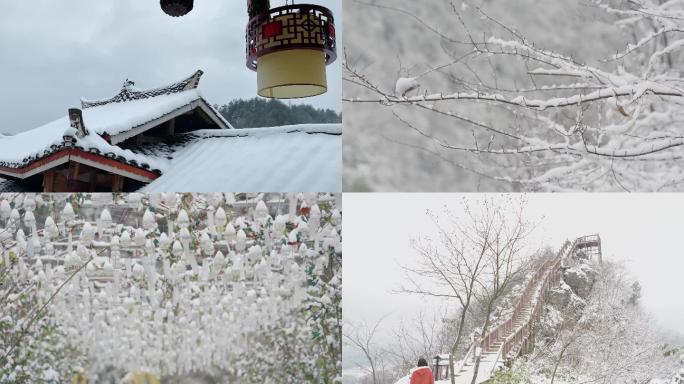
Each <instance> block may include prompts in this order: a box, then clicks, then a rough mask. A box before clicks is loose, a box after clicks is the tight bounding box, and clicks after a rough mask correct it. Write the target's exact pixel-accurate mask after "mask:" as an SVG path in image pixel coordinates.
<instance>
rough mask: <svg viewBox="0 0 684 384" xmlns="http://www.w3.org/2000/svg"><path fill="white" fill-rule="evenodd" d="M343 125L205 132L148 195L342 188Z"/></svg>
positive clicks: (172, 162)
mask: <svg viewBox="0 0 684 384" xmlns="http://www.w3.org/2000/svg"><path fill="white" fill-rule="evenodd" d="M341 134H342V125H341V124H321V125H316V124H309V125H295V126H283V127H275V128H252V129H235V130H222V131H217V130H203V131H195V132H192V133H190V135H194V136H196V137H197V139H196V140H194V141H192V142H191V143H189V144H188V145H186V146H185V147H184V148H183V149H181V150H180V151H178V152H177V153H175V154H174V156H173V159H172V160H170V164H169V165H168V167H166V170H165V171H164V173H163V175H162V176H161V177H159V178H158V179H157V180H155V181H153V182H152V183H150V184H149V185H147V186H146V187H145V188H143V191H145V192H160V191H164V192H174V191H178V192H184V191H189V190H192V191H196V192H203V191H232V190H240V191H279V192H295V191H296V192H310V191H311V192H312V191H326V192H339V191H341V190H342V136H341Z"/></svg>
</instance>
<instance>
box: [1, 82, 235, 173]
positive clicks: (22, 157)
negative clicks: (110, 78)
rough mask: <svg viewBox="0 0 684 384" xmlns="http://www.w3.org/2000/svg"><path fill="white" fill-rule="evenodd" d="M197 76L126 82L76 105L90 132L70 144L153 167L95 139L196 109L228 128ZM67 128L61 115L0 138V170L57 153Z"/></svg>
mask: <svg viewBox="0 0 684 384" xmlns="http://www.w3.org/2000/svg"><path fill="white" fill-rule="evenodd" d="M201 76H202V71H197V72H196V73H195V74H193V75H192V76H190V77H188V78H187V79H185V80H183V81H180V82H178V83H174V84H172V85H169V86H167V87H162V88H155V89H151V90H146V91H144V90H138V89H136V88H134V87H133V85H132V83H131V82H130V81H126V83H125V84H124V87H123V89H122V90H121V92H119V94H117V95H116V96H115V97H113V98H111V99H106V100H99V101H85V100H84V101H82V104H83V105H82V106H83V108H84V109H83V121H84V123H85V126H86V128H87V130H88V132H90V134H89V135H87V136H85V137H84V138H81V139H78V140H77V141H78V143H76V145H77V146H79V145H80V146H82V147H83V148H84V149H85V150H86V151H88V150H91V149H92V150H94V151H95V152H97V151H103V152H105V153H111V154H115V155H116V156H117V157H120V159H121V160H124V161H128V162H130V161H133V162H136V163H140V162H141V161H144V162H146V163H147V164H149V165H150V166H151V167H156V165H153V164H152V163H153V162H154V160H150V159H141V158H140V157H139V156H135V155H134V154H133V153H132V152H130V151H124V150H122V149H121V148H118V147H117V146H115V145H111V144H109V143H107V142H106V141H104V140H101V138H100V137H99V135H104V134H105V133H107V134H108V135H109V136H111V143H112V144H117V143H119V142H122V141H124V140H126V139H127V138H130V137H132V136H135V135H137V134H140V133H142V132H144V131H146V130H147V129H150V128H153V127H155V126H158V125H159V124H161V123H163V122H165V121H167V120H170V119H172V118H174V117H176V116H179V115H181V114H183V113H186V112H188V111H190V110H194V109H196V108H200V109H202V110H203V111H204V112H205V113H206V114H207V115H208V116H209V117H210V118H211V119H212V120H213V121H214V122H215V123H216V124H217V125H218V126H219V127H220V128H230V129H232V128H233V127H232V126H231V125H230V123H228V122H227V121H226V120H225V119H224V118H223V117H222V116H221V114H220V113H218V111H216V110H215V109H214V108H213V107H212V106H211V104H209V103H207V102H206V101H205V100H204V99H203V97H202V95H201V93H200V91H199V89H197V85H198V83H199V79H200V77H201ZM69 128H70V122H69V117H68V116H64V117H62V118H60V119H57V120H55V121H52V122H50V123H47V124H45V125H43V126H41V127H38V128H35V129H32V130H29V131H26V132H23V133H20V134H17V135H14V136H4V135H3V136H0V167H6V168H21V167H24V166H26V165H28V164H30V163H32V162H33V161H35V160H37V159H40V158H43V157H46V156H49V155H50V154H52V153H54V152H56V151H59V150H60V149H63V148H64V145H65V143H64V139H63V135H64V133H65V132H66V131H67V130H68V129H69Z"/></svg>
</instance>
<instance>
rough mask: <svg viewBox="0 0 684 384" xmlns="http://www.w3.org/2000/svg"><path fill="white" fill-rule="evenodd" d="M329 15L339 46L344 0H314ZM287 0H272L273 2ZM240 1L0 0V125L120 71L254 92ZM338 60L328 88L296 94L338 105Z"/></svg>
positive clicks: (108, 87) (241, 94) (149, 80)
mask: <svg viewBox="0 0 684 384" xmlns="http://www.w3.org/2000/svg"><path fill="white" fill-rule="evenodd" d="M314 3H316V4H320V5H323V6H326V7H328V8H330V9H331V10H332V11H333V13H334V14H335V24H336V29H337V36H338V51H339V52H338V53H339V56H341V53H342V36H343V30H342V26H343V20H342V7H341V0H316V1H314ZM284 4H285V0H272V1H271V5H272V6H280V5H284ZM247 21H248V16H247V1H246V0H196V1H195V7H194V9H193V11H192V12H191V13H190V14H188V15H186V16H184V17H181V18H172V17H170V16H167V15H166V14H165V13H164V12H163V11H162V10H161V8H160V6H159V0H144V1H142V0H108V1H93V0H68V1H54V0H20V1H3V2H2V12H0V72H1V73H2V74H3V81H2V86H1V87H0V112H2V116H3V117H2V124H0V132H5V133H16V132H21V131H25V130H27V129H32V128H36V127H37V126H40V125H42V124H45V123H47V122H50V121H52V120H55V119H57V118H59V117H61V116H63V115H64V114H65V113H66V111H67V109H68V108H70V107H74V106H78V105H80V104H79V98H80V97H85V98H87V99H98V98H105V97H111V96H114V95H115V94H116V93H117V92H118V91H119V90H120V89H121V85H122V84H123V82H124V80H125V79H127V78H128V79H130V80H132V81H135V82H136V86H138V87H140V88H152V87H158V86H163V85H166V84H169V83H172V82H175V81H178V80H181V79H183V78H185V77H187V76H189V75H190V74H192V73H193V72H195V71H196V70H197V69H202V70H204V72H205V75H204V77H203V78H202V81H201V83H200V89H201V90H202V92H203V93H204V96H205V97H206V98H207V100H208V101H209V102H210V103H212V104H227V103H228V102H229V101H231V100H232V99H236V98H252V97H254V96H256V74H255V73H254V72H252V71H250V70H248V69H247V67H246V65H245V62H246V59H245V28H246V25H247ZM341 78H342V74H341V60H339V59H338V60H337V61H336V62H335V63H334V64H332V65H331V66H329V67H328V93H326V94H325V95H322V96H317V97H313V98H307V99H302V100H301V101H293V103H307V104H312V105H314V106H315V107H317V108H329V109H333V110H336V111H338V112H339V111H341V109H342V105H341V101H340V100H341V95H342V91H341V88H342V81H341Z"/></svg>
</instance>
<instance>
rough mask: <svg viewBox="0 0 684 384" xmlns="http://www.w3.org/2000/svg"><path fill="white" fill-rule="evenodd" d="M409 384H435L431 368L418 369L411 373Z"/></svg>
mask: <svg viewBox="0 0 684 384" xmlns="http://www.w3.org/2000/svg"><path fill="white" fill-rule="evenodd" d="M409 384H435V377H434V376H433V375H432V370H431V369H430V367H418V368H416V369H415V370H414V371H413V372H412V373H411V380H410V381H409Z"/></svg>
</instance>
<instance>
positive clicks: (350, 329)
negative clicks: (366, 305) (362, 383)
mask: <svg viewBox="0 0 684 384" xmlns="http://www.w3.org/2000/svg"><path fill="white" fill-rule="evenodd" d="M387 316H388V315H385V316H382V317H381V318H379V319H378V321H376V322H375V324H373V325H372V326H368V325H367V324H365V323H356V324H352V323H349V322H348V323H347V324H346V325H345V326H344V327H343V337H344V339H345V340H346V341H347V344H349V345H351V346H353V347H355V348H357V349H358V350H359V351H361V352H362V353H363V355H364V357H365V358H366V361H367V362H368V367H367V368H364V367H362V366H359V368H361V369H364V370H366V371H367V372H368V373H369V374H370V375H371V377H372V379H373V384H380V380H381V377H382V376H384V371H385V370H384V364H385V361H384V357H385V354H386V352H385V351H384V350H383V349H382V348H380V347H377V346H376V343H375V340H374V339H375V336H376V333H377V331H378V328H379V327H380V325H381V324H382V322H383V321H384V320H385V319H386V318H387Z"/></svg>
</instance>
